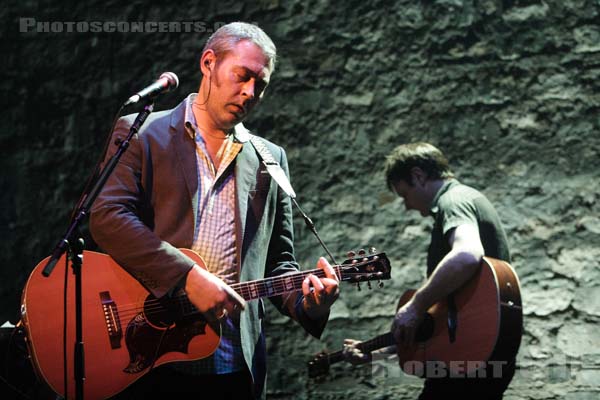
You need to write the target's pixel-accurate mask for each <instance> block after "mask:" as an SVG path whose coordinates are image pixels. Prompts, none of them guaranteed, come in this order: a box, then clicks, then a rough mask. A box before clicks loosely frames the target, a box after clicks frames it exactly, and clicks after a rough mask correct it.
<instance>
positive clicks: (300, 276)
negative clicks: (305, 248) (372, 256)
mask: <svg viewBox="0 0 600 400" xmlns="http://www.w3.org/2000/svg"><path fill="white" fill-rule="evenodd" d="M371 262H372V261H363V262H357V263H355V264H343V265H335V266H334V267H333V268H334V269H335V273H336V275H337V276H338V279H340V280H341V278H342V269H346V270H349V269H356V268H358V267H361V266H363V265H365V264H369V263H371ZM309 274H313V275H317V276H318V277H323V276H325V272H324V271H323V270H321V269H314V270H309V271H300V272H298V273H294V274H287V275H281V276H277V277H273V278H268V279H266V280H254V281H248V282H239V283H236V284H233V285H231V287H232V288H233V289H234V290H236V291H237V292H238V293H240V294H241V295H242V297H244V298H245V299H246V300H252V299H255V298H260V297H269V296H274V295H279V294H283V293H286V292H292V291H297V290H300V289H301V287H302V286H301V285H302V281H303V280H304V279H305V278H306V276H307V275H309ZM358 274H360V273H358ZM346 275H352V273H349V272H346ZM290 279H291V283H292V288H291V289H290V288H289V287H286V286H287V285H289V283H290ZM173 305H175V306H179V307H180V308H182V309H183V310H182V311H183V312H184V314H185V315H194V314H198V313H200V311H198V310H197V309H196V308H195V307H194V306H193V304H192V303H191V302H190V301H189V299H188V298H187V296H185V295H182V296H177V297H173V298H171V299H168V300H160V299H152V300H148V301H145V302H144V304H143V305H139V303H129V304H124V305H117V312H116V313H117V316H116V317H117V318H118V319H119V322H120V320H122V319H125V320H126V319H130V318H133V317H134V316H136V315H138V314H139V313H140V312H144V314H147V315H154V314H158V313H161V312H165V311H166V310H168V307H169V306H173ZM165 307H167V308H165ZM186 308H187V310H186ZM186 311H187V313H186Z"/></svg>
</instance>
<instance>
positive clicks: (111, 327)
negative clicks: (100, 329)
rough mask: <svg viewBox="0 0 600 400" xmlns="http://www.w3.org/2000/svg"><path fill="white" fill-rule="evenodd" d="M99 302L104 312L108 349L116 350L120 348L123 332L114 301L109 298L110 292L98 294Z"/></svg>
mask: <svg viewBox="0 0 600 400" xmlns="http://www.w3.org/2000/svg"><path fill="white" fill-rule="evenodd" d="M100 302H101V303H102V311H103V312H104V322H106V331H107V333H108V338H109V340H110V347H111V348H112V349H118V348H120V347H121V339H122V338H123V330H122V329H121V320H120V319H119V310H118V309H117V305H116V304H115V302H114V300H113V299H112V298H111V297H110V292H100Z"/></svg>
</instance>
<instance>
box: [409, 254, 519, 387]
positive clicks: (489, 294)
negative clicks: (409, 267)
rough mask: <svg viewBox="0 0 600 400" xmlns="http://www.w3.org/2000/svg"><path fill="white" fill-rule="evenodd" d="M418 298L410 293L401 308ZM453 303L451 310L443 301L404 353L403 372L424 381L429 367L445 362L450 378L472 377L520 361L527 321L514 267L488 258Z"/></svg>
mask: <svg viewBox="0 0 600 400" xmlns="http://www.w3.org/2000/svg"><path fill="white" fill-rule="evenodd" d="M414 292H415V291H414V290H413V291H407V292H405V293H404V294H403V296H402V297H401V298H400V301H399V304H398V308H400V307H401V306H402V305H404V304H406V303H407V302H408V301H409V300H410V298H412V296H413V295H414ZM452 297H453V300H452V302H453V305H452V304H450V307H449V303H448V301H441V302H438V303H436V304H435V305H433V306H432V307H431V308H430V309H429V310H428V316H427V317H426V319H425V321H424V322H423V324H422V325H421V327H420V329H419V332H418V333H417V340H416V341H415V344H414V345H413V346H411V347H410V348H400V347H399V348H398V356H399V358H400V367H401V368H402V369H403V370H404V372H406V373H407V374H411V375H417V376H422V375H423V374H424V373H426V372H427V366H428V365H429V366H432V367H433V368H435V366H434V364H435V363H436V362H441V363H440V365H442V368H445V372H446V373H450V374H454V375H456V376H465V375H468V376H472V374H474V373H475V372H476V370H479V369H481V368H482V367H483V366H484V365H485V362H487V361H502V360H511V359H512V358H514V357H515V356H516V354H517V351H518V349H519V345H520V343H521V334H522V326H523V315H522V309H521V296H520V288H519V280H518V277H517V275H516V273H515V271H514V270H513V268H512V267H511V266H510V265H509V264H508V263H506V262H504V261H501V260H497V259H493V258H489V257H484V259H483V261H482V263H481V267H480V269H479V271H478V272H477V274H476V275H475V276H474V277H473V278H471V280H469V281H468V282H467V284H465V285H464V286H463V287H462V288H461V289H460V290H458V291H457V292H456V293H455V294H454V295H453V296H452ZM449 309H450V312H449ZM452 310H454V312H452ZM449 319H453V323H454V324H455V329H454V330H453V331H452V330H451V329H449V325H450V324H449Z"/></svg>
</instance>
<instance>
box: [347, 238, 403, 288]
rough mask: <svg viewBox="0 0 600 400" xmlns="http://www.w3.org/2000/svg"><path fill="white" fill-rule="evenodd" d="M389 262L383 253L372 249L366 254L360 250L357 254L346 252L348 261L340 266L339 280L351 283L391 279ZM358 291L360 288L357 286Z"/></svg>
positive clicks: (380, 284)
mask: <svg viewBox="0 0 600 400" xmlns="http://www.w3.org/2000/svg"><path fill="white" fill-rule="evenodd" d="M391 269H392V267H391V266H390V260H389V259H388V258H387V256H386V255H385V253H378V252H377V250H376V249H375V248H374V247H371V248H370V249H369V252H368V253H367V252H366V251H365V250H363V249H361V250H359V251H358V252H354V251H350V252H348V259H347V260H346V261H344V262H343V263H342V264H341V265H340V275H341V280H342V281H346V282H351V283H357V284H358V283H360V282H368V284H369V288H371V286H370V285H371V284H370V281H380V282H379V286H380V287H381V286H383V283H382V282H381V281H382V280H385V279H390V278H391ZM359 289H360V286H359Z"/></svg>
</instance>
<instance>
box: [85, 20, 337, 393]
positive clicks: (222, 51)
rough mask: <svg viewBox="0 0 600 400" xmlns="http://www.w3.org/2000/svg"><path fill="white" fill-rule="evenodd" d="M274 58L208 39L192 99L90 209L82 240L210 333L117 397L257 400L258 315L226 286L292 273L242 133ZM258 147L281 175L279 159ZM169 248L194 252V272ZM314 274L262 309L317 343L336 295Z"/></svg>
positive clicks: (273, 202) (231, 29)
mask: <svg viewBox="0 0 600 400" xmlns="http://www.w3.org/2000/svg"><path fill="white" fill-rule="evenodd" d="M275 57H276V49H275V45H274V44H273V42H272V41H271V39H270V38H269V37H268V36H267V35H266V33H265V32H263V31H262V30H261V29H260V28H259V27H257V26H255V25H251V24H247V23H242V22H235V23H231V24H228V25H225V26H223V27H221V28H220V29H219V30H217V31H216V32H215V33H214V34H213V35H212V36H211V37H210V38H209V39H208V41H207V43H206V46H205V47H204V50H203V52H202V56H201V58H200V70H201V72H202V75H203V77H202V81H201V83H200V88H199V90H198V93H197V94H196V93H194V94H191V95H189V96H188V97H187V98H186V99H185V100H184V101H183V102H182V103H181V104H179V105H178V106H177V107H176V108H174V109H172V110H168V111H162V112H156V113H153V114H151V115H150V117H149V118H148V120H147V121H146V123H145V124H144V125H143V127H142V128H141V129H140V131H139V133H137V134H136V135H135V136H134V138H133V139H132V141H131V144H130V148H129V150H128V151H127V152H126V153H125V154H124V156H123V157H122V159H121V161H120V163H119V164H118V166H117V167H116V169H115V171H114V173H113V174H112V176H111V177H110V179H109V180H108V182H107V184H106V186H105V188H104V189H103V191H102V193H101V194H100V196H99V197H98V199H97V201H96V202H95V204H94V207H93V209H92V214H91V220H90V230H91V232H92V235H93V237H94V239H95V240H96V242H97V243H98V244H99V245H100V247H102V248H103V249H104V250H105V251H106V252H107V253H109V254H110V255H111V256H112V257H113V258H114V259H115V260H116V261H117V262H118V263H119V265H121V266H122V267H123V268H124V269H126V270H127V271H128V272H129V273H130V274H131V275H132V276H134V277H135V278H136V279H137V280H139V282H140V283H141V284H142V285H144V286H145V287H146V288H147V289H148V290H149V291H150V292H151V293H152V294H153V295H154V296H155V297H156V298H158V299H168V298H169V297H170V296H173V295H174V294H176V293H181V291H184V292H185V295H187V297H188V299H189V301H190V302H191V303H192V304H193V305H194V306H195V308H196V309H197V310H198V311H200V312H201V313H203V314H204V316H205V317H206V319H207V320H209V321H210V320H213V321H218V323H219V325H220V328H221V340H220V343H219V345H218V347H217V348H216V350H215V351H214V353H212V355H210V356H209V357H206V358H203V359H201V360H189V361H188V360H187V359H186V361H187V362H170V363H165V364H164V365H161V366H157V367H155V368H152V367H150V368H152V370H151V371H149V372H147V373H146V374H145V375H144V376H143V377H142V378H141V379H139V381H137V382H136V383H135V384H133V385H132V386H130V387H129V388H128V389H126V390H125V391H124V392H122V393H121V394H118V395H117V396H116V397H119V398H142V397H143V398H146V397H149V396H150V397H154V396H156V395H159V396H160V395H161V394H162V395H169V396H173V395H175V396H191V395H195V396H197V397H198V398H219V399H236V400H238V399H253V398H262V397H264V396H265V392H266V391H265V388H264V383H265V377H266V365H265V358H266V350H265V339H264V332H263V330H262V319H263V318H264V313H265V312H264V306H263V303H262V300H260V299H259V300H258V301H255V300H253V301H249V302H248V303H246V302H245V301H244V299H243V298H242V297H241V296H240V295H239V294H238V293H237V292H236V291H235V290H233V289H232V288H231V286H230V285H232V284H236V283H239V282H249V281H256V280H260V279H264V278H270V277H277V276H281V275H283V274H286V273H290V272H297V271H298V265H297V263H296V260H295V257H294V246H293V228H292V208H291V202H290V199H289V197H288V196H287V195H286V194H285V193H284V192H283V191H282V190H281V189H280V188H279V187H278V185H277V183H276V182H275V181H273V180H272V179H271V178H270V176H269V174H268V173H267V171H266V169H265V166H264V165H263V164H262V163H261V162H260V161H261V160H260V157H259V155H258V154H257V151H256V150H255V148H254V146H253V144H252V143H251V142H250V138H251V135H250V133H249V132H248V131H247V129H246V128H244V126H243V124H242V121H243V120H244V119H245V118H246V117H247V116H248V115H249V114H250V112H251V111H252V109H253V108H254V107H255V106H256V105H257V104H258V103H259V101H260V99H261V98H262V96H263V94H264V91H265V88H266V87H267V85H268V84H269V80H270V79H271V74H272V72H273V69H274V67H275ZM133 120H134V116H133V115H130V116H126V117H123V118H122V119H121V120H120V121H119V123H118V124H117V128H116V129H115V132H114V139H117V138H123V137H125V136H126V134H127V132H128V131H129V128H130V126H131V124H132V123H133ZM260 141H262V142H263V144H264V145H265V146H266V147H267V149H268V150H269V152H270V153H271V155H272V156H273V158H274V159H275V160H276V161H277V162H279V164H280V165H281V167H282V168H283V169H284V171H285V172H286V174H288V175H289V173H288V165H287V159H286V155H285V151H284V150H283V149H282V148H281V147H279V146H277V145H275V144H273V143H271V142H269V141H266V140H264V139H260ZM115 150H116V149H112V151H110V152H109V154H108V155H107V157H109V156H110V155H111V154H112V153H113V152H114V151H115ZM107 159H108V158H107ZM178 248H190V249H192V250H194V251H195V252H197V253H198V254H199V255H200V256H201V257H202V259H203V261H204V263H205V265H203V266H201V265H198V263H197V262H196V261H194V260H192V259H191V258H190V257H188V256H186V255H185V254H183V253H182V252H181V251H180V250H178ZM203 267H204V268H203ZM317 267H318V268H319V269H321V270H323V272H324V277H323V278H318V277H317V276H315V275H308V277H306V278H305V280H304V281H303V282H302V292H300V293H298V292H289V293H287V294H284V295H281V296H277V297H270V300H271V301H272V303H273V304H274V305H275V306H276V307H277V308H278V309H279V311H280V312H282V313H284V314H286V315H288V316H290V317H291V318H293V319H295V320H296V321H298V322H299V323H300V324H301V325H302V326H303V327H304V328H305V329H306V330H307V331H308V332H309V333H311V334H312V335H314V336H316V337H319V336H320V334H321V333H322V331H323V329H324V327H325V324H326V322H327V319H328V316H329V309H330V307H331V305H332V304H333V302H334V301H335V300H336V298H337V296H338V293H339V289H338V278H337V276H336V275H335V272H334V270H333V268H332V267H331V265H329V263H328V262H327V261H326V260H325V259H324V258H321V259H319V261H318V263H317ZM250 290H252V289H251V288H250ZM166 329H172V328H171V327H168V328H166ZM107 374H108V375H107V379H110V373H109V372H107ZM200 396H204V397H200Z"/></svg>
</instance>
